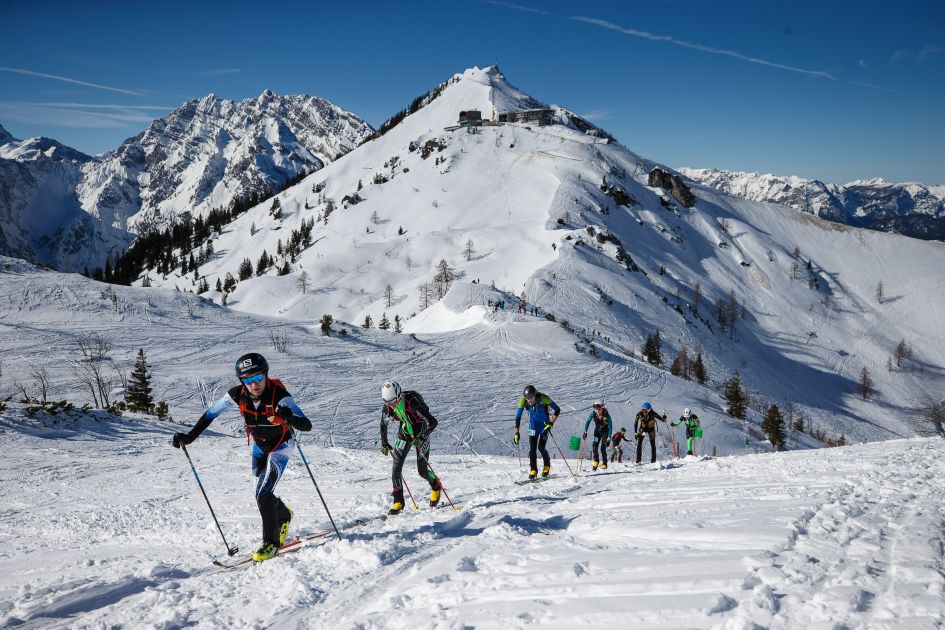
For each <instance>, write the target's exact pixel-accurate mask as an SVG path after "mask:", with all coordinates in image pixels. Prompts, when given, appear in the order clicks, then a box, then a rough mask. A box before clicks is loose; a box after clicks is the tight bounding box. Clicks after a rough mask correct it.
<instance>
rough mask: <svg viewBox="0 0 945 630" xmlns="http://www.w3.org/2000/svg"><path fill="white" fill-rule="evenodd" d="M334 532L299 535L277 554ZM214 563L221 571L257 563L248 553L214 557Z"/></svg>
mask: <svg viewBox="0 0 945 630" xmlns="http://www.w3.org/2000/svg"><path fill="white" fill-rule="evenodd" d="M333 533H334V531H332V530H330V529H325V530H322V531H319V532H315V533H314V534H306V535H305V536H297V537H295V538H293V539H291V540H287V541H285V542H284V543H283V544H282V546H281V547H279V551H278V553H277V554H276V556H281V555H282V554H286V553H292V552H295V551H298V550H299V549H301V548H302V547H304V546H306V545H307V544H308V543H310V542H311V541H313V540H317V539H319V538H324V537H325V536H329V535H331V534H333ZM213 564H214V565H215V566H216V567H217V569H218V570H220V571H229V570H231V569H236V568H240V567H245V566H251V565H253V564H257V563H256V562H254V561H253V554H246V555H245V556H240V557H239V558H236V559H234V560H230V561H226V560H218V559H216V558H214V560H213Z"/></svg>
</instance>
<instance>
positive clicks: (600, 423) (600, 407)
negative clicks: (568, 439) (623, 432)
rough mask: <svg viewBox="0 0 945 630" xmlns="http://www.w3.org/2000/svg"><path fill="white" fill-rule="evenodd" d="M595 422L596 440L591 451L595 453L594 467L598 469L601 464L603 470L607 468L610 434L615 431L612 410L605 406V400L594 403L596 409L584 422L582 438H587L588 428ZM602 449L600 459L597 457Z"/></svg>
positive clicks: (592, 443)
mask: <svg viewBox="0 0 945 630" xmlns="http://www.w3.org/2000/svg"><path fill="white" fill-rule="evenodd" d="M591 422H593V423H594V441H593V442H591V453H593V462H594V463H593V469H594V470H597V466H598V464H600V463H601V462H603V464H601V469H602V470H607V444H608V443H610V436H611V434H612V433H613V431H614V425H613V421H612V420H611V419H610V412H609V411H607V407H605V406H604V401H603V400H598V401H597V402H595V403H594V410H593V411H591V415H589V416H588V417H587V422H585V423H584V435H583V436H582V438H583V439H584V440H587V429H588V427H589V426H590V425H591ZM598 450H599V451H600V459H598V457H597V453H598Z"/></svg>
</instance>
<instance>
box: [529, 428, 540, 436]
mask: <svg viewBox="0 0 945 630" xmlns="http://www.w3.org/2000/svg"><path fill="white" fill-rule="evenodd" d="M536 435H538V432H537V431H536V430H535V429H529V430H528V437H535V436H536Z"/></svg>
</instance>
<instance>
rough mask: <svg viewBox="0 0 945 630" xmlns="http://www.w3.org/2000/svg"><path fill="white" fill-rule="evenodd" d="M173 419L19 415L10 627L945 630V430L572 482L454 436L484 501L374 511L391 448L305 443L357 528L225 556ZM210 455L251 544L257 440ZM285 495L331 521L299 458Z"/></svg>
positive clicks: (6, 567)
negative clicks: (215, 568) (482, 451)
mask: <svg viewBox="0 0 945 630" xmlns="http://www.w3.org/2000/svg"><path fill="white" fill-rule="evenodd" d="M320 420H321V421H324V418H321V419H320ZM41 422H43V423H45V424H46V425H48V426H46V427H44V426H42V424H41ZM175 429H176V427H173V426H162V425H160V424H154V423H149V422H136V421H127V420H125V421H101V420H95V419H87V418H82V417H80V418H79V419H77V420H70V419H63V418H61V417H60V418H58V419H57V420H56V422H55V423H54V422H53V419H51V418H48V419H47V418H37V419H36V420H29V419H27V418H24V417H23V416H22V415H21V414H20V413H19V412H15V411H7V412H6V413H5V414H3V415H0V447H2V448H3V449H4V451H5V452H7V453H10V454H14V456H13V457H5V458H3V460H2V463H0V473H2V474H0V497H2V499H0V518H2V520H3V523H4V527H3V534H2V541H3V545H2V548H0V569H2V571H0V576H2V577H0V625H2V626H4V627H15V626H17V625H19V624H25V625H24V627H42V628H63V627H81V628H85V627H100V626H110V627H111V626H128V627H130V626H135V627H140V626H147V627H183V626H197V627H203V628H251V627H252V628H255V627H263V626H265V627H293V628H319V629H323V628H369V629H381V628H383V629H396V628H404V629H410V630H420V629H426V628H431V629H432V628H437V629H439V628H468V627H475V628H483V629H495V630H505V629H507V628H523V627H531V626H536V625H540V626H541V627H543V628H562V629H563V628H574V627H575V626H582V627H590V628H622V627H634V628H771V629H773V630H791V629H794V628H821V627H824V628H826V627H830V628H839V627H845V628H909V629H910V630H922V629H929V630H931V629H934V628H938V627H940V626H941V623H942V620H943V618H945V578H943V575H945V556H943V549H945V540H943V533H942V532H943V525H945V508H943V506H945V491H943V488H942V485H941V483H939V480H940V479H941V477H942V475H943V474H945V463H943V462H945V457H943V455H945V452H943V449H945V446H943V444H945V443H943V442H942V440H941V439H938V438H935V439H926V440H901V441H892V442H886V443H883V444H870V445H858V446H854V447H845V448H837V449H827V450H816V451H805V452H795V453H780V454H765V455H750V456H746V457H722V458H718V459H702V458H698V459H685V460H682V461H680V462H665V463H663V464H657V465H649V464H647V465H643V466H639V467H635V466H632V465H628V464H614V465H613V466H612V467H611V469H610V470H608V471H607V472H606V473H605V474H597V475H594V476H589V475H587V468H586V463H585V476H582V477H580V478H579V479H577V480H575V479H573V478H572V477H571V476H570V475H568V474H567V472H566V470H565V467H564V466H563V463H562V462H561V460H560V459H556V460H555V461H554V463H553V471H554V472H555V473H556V474H557V475H558V477H557V478H553V479H551V480H549V481H546V482H544V483H541V484H539V485H527V486H517V485H513V484H512V483H511V482H512V481H513V480H515V479H518V478H521V477H522V476H523V475H524V472H523V471H522V469H521V468H520V467H519V465H518V464H517V461H516V460H515V459H514V458H510V457H497V456H476V455H472V454H468V453H467V454H466V455H452V456H443V455H441V454H440V453H439V452H438V449H439V442H437V441H436V440H437V439H438V438H434V440H435V442H434V451H433V456H432V464H433V466H435V467H436V471H437V473H438V474H439V475H440V477H441V478H442V479H443V480H444V482H445V484H446V490H447V492H448V493H449V495H450V497H451V499H452V500H453V501H454V502H458V503H462V504H463V509H462V510H461V511H459V512H456V511H453V510H451V509H449V508H448V507H447V508H445V509H439V510H435V511H434V510H429V509H428V508H426V507H424V508H421V509H420V510H418V511H411V510H409V509H408V511H406V512H405V513H403V514H402V515H400V516H398V517H395V518H392V519H388V520H386V521H384V520H376V519H375V518H374V517H375V516H376V515H378V514H380V513H382V512H384V511H385V509H386V507H387V506H388V505H389V497H388V494H387V493H388V491H389V485H390V480H389V472H390V460H389V458H385V457H383V456H382V455H381V454H380V453H379V452H377V451H374V450H370V451H368V450H364V451H361V450H350V449H346V448H337V447H330V448H322V447H320V446H319V445H317V444H315V443H313V442H311V441H309V442H303V446H302V447H303V449H304V451H305V455H306V458H307V459H308V460H309V462H310V464H311V469H312V473H313V474H314V476H315V479H316V480H317V481H318V485H319V489H320V491H321V492H322V494H323V495H324V498H325V501H326V503H327V505H328V507H329V508H330V509H331V511H332V516H333V518H334V520H335V522H336V523H337V524H338V526H339V528H340V529H341V533H342V535H343V536H344V540H343V541H340V542H339V541H338V540H336V539H335V538H333V537H327V538H324V539H321V540H320V542H319V543H318V544H315V545H312V546H310V547H308V548H303V549H302V550H301V551H299V552H298V553H296V554H292V555H287V556H284V557H282V558H279V559H275V560H271V561H269V562H266V563H264V564H261V565H257V566H251V567H250V568H247V569H245V570H242V571H238V572H231V573H216V574H214V573H213V572H212V565H211V564H210V560H211V557H214V556H217V557H223V558H225V557H226V556H225V553H224V548H223V544H222V542H221V541H220V537H219V534H218V532H217V531H216V527H215V526H214V524H213V521H212V520H211V518H210V514H209V512H208V510H207V506H206V504H205V503H204V499H203V498H202V496H201V495H200V492H199V490H198V489H197V486H196V484H195V483H194V479H193V476H192V475H191V472H190V470H189V466H188V464H187V460H186V459H185V458H184V456H183V454H182V453H181V452H180V451H177V450H175V449H173V448H172V447H171V446H170V436H171V434H172V432H173V431H174V430H175ZM189 451H190V455H191V457H192V458H193V460H194V463H195V465H196V467H197V469H198V470H199V471H200V475H201V479H202V480H203V483H204V485H205V487H206V491H207V495H208V496H209V498H210V500H211V501H212V504H213V507H214V510H215V512H216V514H217V516H218V517H219V519H220V524H221V526H222V528H223V530H224V532H225V534H226V537H227V541H228V542H229V543H230V544H235V545H238V546H239V547H240V548H241V549H242V550H244V551H245V550H249V549H252V548H253V547H254V546H255V545H256V544H257V543H258V531H259V523H258V515H257V514H256V505H255V502H254V500H253V481H252V479H251V477H250V475H249V453H248V451H247V448H246V445H245V442H244V441H242V440H241V439H239V438H238V437H233V436H225V435H221V434H218V433H214V432H208V433H206V434H205V435H204V436H203V437H201V438H200V439H199V440H198V441H197V442H195V443H193V444H192V445H191V446H190V447H189ZM572 465H575V466H576V465H577V462H576V461H574V462H572ZM409 466H412V461H411V462H409V465H408V469H407V470H406V471H405V477H406V479H407V482H408V483H409V484H412V487H413V488H414V492H415V493H416V494H417V495H418V499H420V500H421V502H422V499H423V497H422V495H423V494H424V490H423V488H424V487H425V484H423V483H422V481H420V480H419V479H418V477H417V474H416V471H413V470H410V469H409ZM116 480H120V481H117V482H116ZM131 489H133V491H130V490H131ZM278 493H279V495H280V496H281V497H282V498H283V499H284V500H285V501H286V502H287V503H288V504H289V505H290V506H291V507H292V508H293V510H294V511H295V518H294V520H293V521H292V531H293V532H301V533H308V532H314V531H318V530H323V529H326V528H327V529H330V528H331V524H330V522H329V520H328V518H327V516H326V515H325V511H324V509H323V508H322V506H321V503H320V501H319V499H318V495H317V494H316V492H315V489H314V487H313V486H312V484H311V481H310V479H309V477H308V473H307V472H306V470H305V468H304V467H303V465H302V463H301V461H300V459H299V457H298V455H296V456H295V457H294V460H293V461H292V462H290V464H289V466H288V468H287V470H286V473H285V475H284V476H283V478H282V480H281V482H280V484H279V487H278ZM444 501H445V499H444ZM358 519H365V520H367V522H366V524H365V525H360V526H359V525H357V524H356V521H357V520H358Z"/></svg>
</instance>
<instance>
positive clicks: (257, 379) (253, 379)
mask: <svg viewBox="0 0 945 630" xmlns="http://www.w3.org/2000/svg"><path fill="white" fill-rule="evenodd" d="M240 380H241V381H243V385H255V384H256V383H261V382H263V381H264V380H266V374H265V372H260V373H259V374H253V375H252V376H247V377H246V378H241V379H240Z"/></svg>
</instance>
